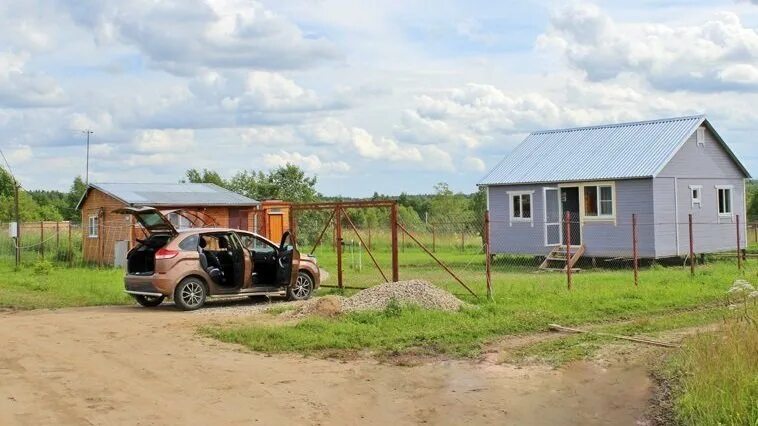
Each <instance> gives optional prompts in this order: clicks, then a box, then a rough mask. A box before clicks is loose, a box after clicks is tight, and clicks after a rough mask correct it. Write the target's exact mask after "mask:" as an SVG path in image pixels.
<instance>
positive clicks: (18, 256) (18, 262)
mask: <svg viewBox="0 0 758 426" xmlns="http://www.w3.org/2000/svg"><path fill="white" fill-rule="evenodd" d="M13 198H14V201H13V204H14V208H13V209H14V212H13V215H14V216H15V217H16V268H18V267H20V266H21V216H20V215H19V211H18V182H16V177H15V176H14V177H13Z"/></svg>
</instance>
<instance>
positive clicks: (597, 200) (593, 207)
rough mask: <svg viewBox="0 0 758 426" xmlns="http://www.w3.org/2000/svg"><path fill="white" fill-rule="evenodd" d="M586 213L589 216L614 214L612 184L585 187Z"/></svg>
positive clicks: (609, 215)
mask: <svg viewBox="0 0 758 426" xmlns="http://www.w3.org/2000/svg"><path fill="white" fill-rule="evenodd" d="M584 215H585V216H589V217H611V216H613V186H612V185H591V186H585V187H584Z"/></svg>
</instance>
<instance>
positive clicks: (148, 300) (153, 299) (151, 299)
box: [134, 294, 166, 308]
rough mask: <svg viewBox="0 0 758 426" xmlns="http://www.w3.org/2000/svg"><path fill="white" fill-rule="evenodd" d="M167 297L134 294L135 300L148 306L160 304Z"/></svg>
mask: <svg viewBox="0 0 758 426" xmlns="http://www.w3.org/2000/svg"><path fill="white" fill-rule="evenodd" d="M165 298H166V296H144V295H142V294H136V295H134V300H136V301H137V303H139V304H140V305H142V306H144V307H146V308H153V307H155V306H158V305H160V304H161V303H163V299H165Z"/></svg>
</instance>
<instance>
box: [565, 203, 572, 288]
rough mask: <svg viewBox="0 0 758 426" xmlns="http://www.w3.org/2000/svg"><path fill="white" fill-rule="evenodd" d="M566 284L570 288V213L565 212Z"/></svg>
mask: <svg viewBox="0 0 758 426" xmlns="http://www.w3.org/2000/svg"><path fill="white" fill-rule="evenodd" d="M565 221H566V285H567V286H568V289H569V290H571V213H570V212H566V219H565Z"/></svg>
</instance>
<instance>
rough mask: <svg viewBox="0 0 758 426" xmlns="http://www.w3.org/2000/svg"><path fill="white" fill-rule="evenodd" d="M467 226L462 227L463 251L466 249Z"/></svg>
mask: <svg viewBox="0 0 758 426" xmlns="http://www.w3.org/2000/svg"><path fill="white" fill-rule="evenodd" d="M465 235H466V233H465V227H464V228H462V229H461V251H462V252H464V251H466V239H465V238H466V237H465Z"/></svg>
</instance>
